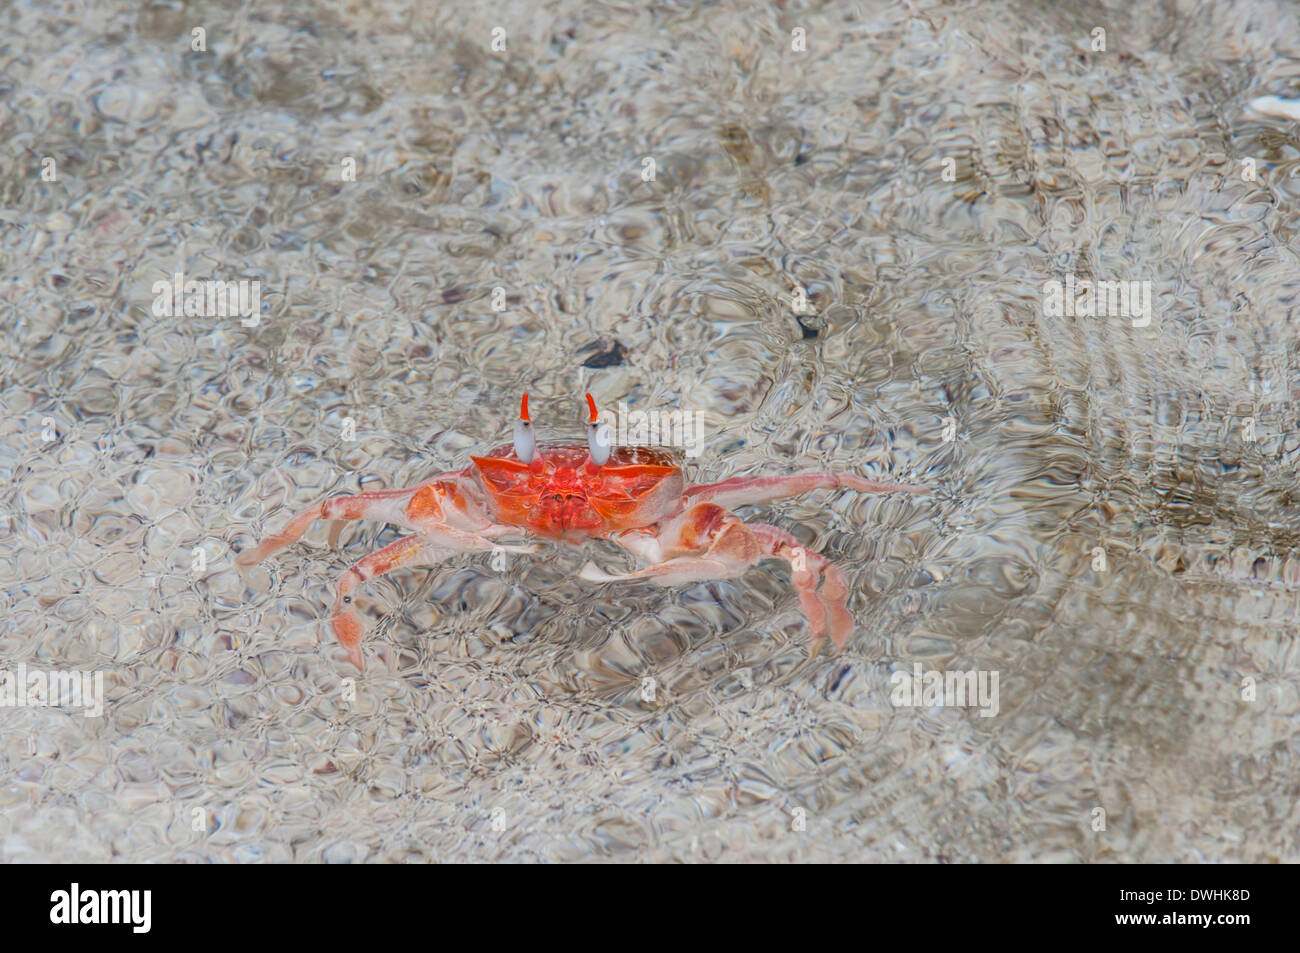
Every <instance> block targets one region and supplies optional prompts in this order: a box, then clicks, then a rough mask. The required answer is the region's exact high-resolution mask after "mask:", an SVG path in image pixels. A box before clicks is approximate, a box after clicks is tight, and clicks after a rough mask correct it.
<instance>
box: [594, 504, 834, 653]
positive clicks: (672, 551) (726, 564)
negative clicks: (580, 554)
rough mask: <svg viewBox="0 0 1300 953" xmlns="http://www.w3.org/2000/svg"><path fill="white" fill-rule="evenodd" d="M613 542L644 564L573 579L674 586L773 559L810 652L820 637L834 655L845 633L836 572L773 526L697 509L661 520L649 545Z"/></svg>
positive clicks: (629, 537)
mask: <svg viewBox="0 0 1300 953" xmlns="http://www.w3.org/2000/svg"><path fill="white" fill-rule="evenodd" d="M615 542H618V543H620V544H621V545H623V546H624V547H625V548H626V549H628V550H629V551H630V552H632V553H634V554H635V555H637V556H638V557H639V558H640V559H642V560H643V561H646V562H650V563H651V565H649V566H647V567H645V568H644V569H638V570H636V571H635V572H630V573H623V574H620V575H612V574H610V573H606V572H604V571H602V570H600V569H598V568H597V567H596V566H595V564H593V563H590V562H589V563H587V564H586V565H585V566H583V567H582V571H581V572H580V573H579V576H580V577H581V578H582V579H586V580H587V581H589V582H624V581H628V580H635V579H645V580H647V581H649V582H653V583H655V584H656V585H660V586H675V585H680V584H682V583H686V582H699V581H703V580H706V579H727V578H732V577H735V576H741V575H743V574H744V573H745V572H746V571H747V570H749V569H750V568H751V567H753V566H755V565H756V564H758V563H759V562H761V561H762V560H764V559H768V558H771V557H776V558H779V559H784V560H785V561H786V562H788V563H789V564H790V570H791V573H790V574H791V580H792V581H793V583H794V586H795V590H796V591H797V592H798V594H799V604H800V607H801V608H802V609H803V614H804V616H805V618H807V619H808V628H809V636H810V638H811V640H812V643H813V647H812V654H814V655H816V654H817V651H818V650H819V649H820V648H821V643H822V640H823V639H824V638H825V637H826V636H827V635H828V634H829V635H830V637H831V641H832V642H834V643H835V647H836V648H837V649H839V650H843V648H844V646H845V645H847V644H848V641H849V637H850V636H851V635H852V634H853V629H854V621H853V616H852V615H851V614H850V613H849V610H848V606H847V602H848V587H847V586H846V585H845V582H844V575H843V573H841V572H840V571H839V569H838V568H837V567H836V566H835V565H834V564H832V563H831V562H830V560H828V559H826V557H824V556H822V555H820V554H819V553H814V552H811V551H810V550H807V549H804V548H803V546H801V545H800V543H799V541H798V540H797V539H795V538H794V537H793V536H791V535H790V534H789V533H787V532H785V531H784V530H781V529H778V528H777V527H775V526H768V525H766V524H763V523H754V524H750V523H745V522H744V521H743V520H741V519H740V517H738V516H736V515H735V514H734V513H731V512H729V511H727V510H725V509H723V508H722V507H721V506H718V505H717V504H715V503H700V504H697V505H695V506H693V507H691V508H690V509H689V510H687V511H686V512H685V513H683V514H681V515H680V516H677V517H675V518H674V519H672V520H670V521H668V523H666V524H665V525H664V527H663V530H662V531H661V533H660V536H659V537H658V539H657V540H656V539H654V538H652V537H651V536H649V535H648V534H647V533H644V532H637V533H629V534H626V535H625V536H624V537H621V538H619V537H616V538H615ZM819 584H820V588H818V586H819Z"/></svg>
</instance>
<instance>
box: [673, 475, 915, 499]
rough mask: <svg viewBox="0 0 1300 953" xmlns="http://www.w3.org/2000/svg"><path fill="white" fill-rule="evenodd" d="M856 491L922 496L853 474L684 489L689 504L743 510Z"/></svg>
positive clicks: (911, 488)
mask: <svg viewBox="0 0 1300 953" xmlns="http://www.w3.org/2000/svg"><path fill="white" fill-rule="evenodd" d="M839 488H844V489H849V490H857V491H858V492H860V493H924V492H926V487H923V486H917V485H916V484H912V483H877V482H876V481H874V480H865V479H863V478H862V477H860V476H857V475H856V474H853V473H834V472H832V471H830V470H815V471H813V472H811V473H792V474H790V475H789V476H777V477H732V478H731V479H729V480H722V481H720V482H718V483H703V484H700V485H699V486H692V487H687V489H686V499H687V501H688V502H690V503H717V504H718V505H719V506H727V507H731V506H745V505H753V504H758V503H770V502H772V501H773V500H783V499H786V498H788V497H791V496H798V495H799V494H801V493H807V492H809V491H810V490H834V489H839Z"/></svg>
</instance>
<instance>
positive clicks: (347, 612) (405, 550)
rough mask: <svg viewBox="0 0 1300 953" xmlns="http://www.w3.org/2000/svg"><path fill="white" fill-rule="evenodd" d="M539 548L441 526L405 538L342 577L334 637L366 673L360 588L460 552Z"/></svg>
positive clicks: (373, 555)
mask: <svg viewBox="0 0 1300 953" xmlns="http://www.w3.org/2000/svg"><path fill="white" fill-rule="evenodd" d="M538 548H539V547H538V546H537V544H535V543H530V544H528V545H525V546H502V545H500V544H498V543H494V542H492V541H491V540H490V539H488V538H486V537H484V536H478V535H476V534H474V533H465V532H462V531H461V530H458V529H452V528H451V527H449V526H443V527H439V528H438V529H436V530H434V531H428V532H424V533H421V534H420V535H418V536H403V537H402V538H401V539H399V540H397V542H395V543H390V544H389V545H387V546H385V547H384V548H383V549H378V550H376V551H375V552H373V553H371V554H370V555H369V556H367V557H365V558H364V559H362V560H361V561H360V562H358V563H357V564H356V565H355V566H353V567H352V568H351V569H349V570H348V571H347V572H345V573H344V574H343V575H342V576H341V577H340V578H339V584H338V590H337V596H336V597H335V600H334V618H333V626H334V634H335V635H336V636H337V637H338V640H339V643H340V644H341V645H342V646H343V647H344V648H345V649H347V653H348V661H350V662H351V663H352V664H353V665H355V666H356V667H357V670H358V671H364V670H365V663H364V662H363V661H362V659H361V636H362V635H363V634H364V633H365V626H363V625H362V624H361V616H359V615H358V614H357V611H356V609H354V608H353V603H354V598H353V595H352V593H353V591H354V590H355V589H356V588H357V586H358V585H360V584H361V583H363V582H366V581H367V580H370V579H374V578H375V577H376V576H382V575H384V573H388V572H392V571H393V570H394V569H413V568H416V567H425V566H434V565H437V564H438V563H440V562H442V561H443V560H444V559H448V558H450V557H452V556H455V555H456V554H457V553H465V552H472V551H474V550H484V549H491V550H497V551H503V552H507V553H535V552H537V550H538Z"/></svg>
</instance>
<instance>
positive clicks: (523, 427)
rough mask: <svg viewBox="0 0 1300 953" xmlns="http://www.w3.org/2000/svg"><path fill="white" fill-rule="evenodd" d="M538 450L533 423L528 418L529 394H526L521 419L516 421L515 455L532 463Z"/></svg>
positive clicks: (524, 461) (522, 460) (520, 412)
mask: <svg viewBox="0 0 1300 953" xmlns="http://www.w3.org/2000/svg"><path fill="white" fill-rule="evenodd" d="M536 451H537V438H536V437H535V436H534V435H533V423H532V421H531V420H529V419H528V395H527V394H524V402H523V405H522V406H521V407H520V408H519V419H518V420H516V421H515V456H516V457H518V458H519V460H520V462H522V463H532V462H533V454H534V453H535V452H536Z"/></svg>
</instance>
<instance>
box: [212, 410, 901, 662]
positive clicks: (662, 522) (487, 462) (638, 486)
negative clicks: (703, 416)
mask: <svg viewBox="0 0 1300 953" xmlns="http://www.w3.org/2000/svg"><path fill="white" fill-rule="evenodd" d="M587 407H588V410H589V411H590V414H591V421H590V424H589V425H588V440H587V446H585V447H584V446H582V445H580V444H568V443H550V444H539V443H537V441H536V438H535V435H534V432H533V425H532V423H531V421H530V420H529V417H528V395H527V394H524V399H523V403H522V406H521V408H520V413H519V420H518V421H516V422H515V433H514V443H513V444H503V445H502V446H500V447H497V448H495V449H494V450H492V451H491V452H490V453H489V454H488V455H487V456H483V457H470V459H471V460H472V461H473V462H472V463H471V464H470V465H469V466H467V467H465V468H464V469H462V470H451V471H448V472H446V473H440V474H438V475H437V476H434V477H430V478H429V479H428V480H425V481H424V482H423V483H420V484H417V485H416V486H413V487H407V488H405V489H397V490H375V491H371V492H368V493H360V494H358V495H356V496H344V497H339V498H337V499H332V500H327V501H325V502H324V503H318V504H317V505H316V506H313V507H311V508H310V509H308V510H304V511H303V512H301V513H299V514H298V515H297V516H295V517H294V518H293V519H292V520H290V521H289V524H288V526H286V527H285V528H284V529H283V530H282V531H281V532H279V533H275V534H272V535H270V536H268V537H266V538H265V539H264V540H263V541H262V542H261V543H260V544H259V545H258V546H257V547H255V548H254V549H252V550H249V551H247V552H244V553H240V554H239V556H238V557H237V559H236V562H238V563H239V564H240V565H241V566H251V565H254V564H256V563H259V562H261V561H262V560H264V559H265V558H266V557H267V556H269V555H271V554H272V553H274V552H276V551H277V550H280V549H283V548H284V547H286V546H288V545H289V544H291V543H293V542H294V541H296V540H297V539H298V538H299V537H300V536H302V534H303V533H304V532H306V530H307V528H308V527H309V526H311V524H312V523H314V522H315V521H316V520H318V519H324V520H329V521H330V546H331V547H333V546H335V545H336V544H337V542H338V537H339V533H340V532H341V530H342V528H343V524H344V523H345V522H347V521H348V520H358V519H369V520H382V521H384V522H387V523H393V524H395V525H398V526H401V527H403V528H405V529H409V530H411V531H412V532H411V535H409V536H404V537H402V538H401V539H399V540H397V541H396V542H394V543H392V544H390V545H388V546H385V547H384V548H383V549H380V550H377V551H375V552H373V553H371V554H370V555H369V556H366V557H365V558H364V559H362V560H361V561H360V562H358V563H357V564H356V565H354V566H353V567H352V568H351V569H349V570H348V571H347V572H345V573H344V574H343V576H342V577H341V578H340V579H339V583H338V590H337V599H336V601H335V603H334V616H333V625H334V633H335V635H336V636H337V637H338V640H339V642H340V643H341V644H342V645H343V647H344V649H346V650H347V657H348V659H349V661H351V662H352V664H353V665H355V666H356V667H357V669H358V670H362V669H364V667H365V666H364V662H363V661H362V657H361V636H362V633H363V631H364V629H363V626H362V623H361V617H360V616H359V615H358V614H357V612H356V609H355V608H354V606H353V593H354V592H355V591H356V588H357V586H358V585H360V584H361V583H363V582H365V581H367V580H369V579H373V578H375V577H376V576H381V575H383V574H384V573H387V572H392V571H393V570H394V569H399V568H416V567H427V566H433V565H435V564H436V563H439V562H441V561H443V560H445V559H447V558H449V557H451V556H453V555H455V554H456V553H462V552H474V551H482V550H492V551H505V552H510V553H533V552H536V551H537V550H538V549H539V548H540V546H539V545H538V544H536V543H529V544H525V545H506V544H501V543H498V542H497V541H496V540H498V539H499V538H500V537H503V536H512V535H514V536H518V535H533V536H540V537H542V538H544V539H551V540H557V541H562V542H567V543H581V542H583V541H584V540H587V539H593V538H594V539H608V540H611V541H613V542H615V543H617V544H619V545H620V546H622V547H623V548H624V549H626V550H628V551H629V552H630V553H632V555H633V556H635V557H636V558H637V560H638V561H639V562H640V563H641V564H642V565H643V567H644V568H641V569H638V570H636V571H635V572H628V573H622V574H619V575H614V574H610V573H606V572H602V571H601V570H600V569H598V568H596V566H595V565H594V564H593V563H591V562H588V563H587V564H586V565H584V566H583V568H582V570H581V572H580V573H579V576H580V577H581V578H582V579H585V580H588V581H590V582H625V581H629V580H635V579H644V580H647V581H649V582H653V583H655V584H656V585H660V586H675V585H681V584H682V583H687V582H696V581H700V580H705V579H727V578H731V577H735V576H740V575H743V574H744V573H745V572H746V571H747V570H749V569H750V568H751V567H753V566H754V565H756V564H757V563H758V562H760V561H761V560H764V559H769V558H773V557H775V558H778V559H784V560H785V561H786V562H788V563H789V564H790V570H791V579H792V581H793V583H794V586H795V589H796V590H797V591H798V594H799V602H800V605H801V607H802V609H803V614H804V616H805V617H806V618H807V620H808V625H809V630H810V633H809V634H810V636H811V638H812V642H813V647H812V652H813V654H816V652H817V650H818V649H819V648H820V646H821V643H822V640H823V639H824V638H825V637H826V636H827V635H828V634H829V635H830V638H831V641H832V642H834V644H835V647H836V649H837V650H838V649H843V648H844V646H845V644H847V642H848V640H849V636H850V635H852V633H853V628H854V621H853V617H852V616H851V615H850V614H849V611H848V607H847V605H846V603H847V599H848V588H847V587H846V585H845V583H844V576H843V574H842V573H841V572H840V570H839V569H838V568H837V567H836V566H835V565H834V564H832V563H831V562H830V561H829V560H827V559H826V558H825V557H823V556H821V555H819V554H817V553H814V552H809V551H808V550H806V549H804V548H803V547H802V546H801V545H800V544H799V541H798V540H797V539H795V538H794V537H793V536H791V535H790V534H789V533H787V532H786V531H785V530H782V529H779V528H778V527H775V526H769V525H767V524H765V523H746V522H744V521H743V520H742V519H741V518H740V517H738V516H736V515H735V514H734V513H732V512H731V511H730V510H729V509H727V507H730V506H740V505H745V504H750V505H752V504H758V503H769V502H771V501H773V500H779V499H784V498H786V497H791V496H797V495H799V494H801V493H807V492H808V491H809V490H816V489H837V488H846V489H852V490H857V491H859V492H862V493H894V492H904V493H920V492H924V490H925V488H924V487H920V486H910V485H906V484H893V483H876V482H874V481H871V480H866V479H863V478H862V477H860V476H856V475H854V474H851V473H834V472H831V471H827V470H818V471H812V472H805V473H795V474H791V475H788V476H765V477H732V478H731V479H729V480H722V481H720V482H718V483H705V484H701V485H699V486H687V485H686V478H685V476H684V475H683V473H682V470H681V467H680V466H678V465H677V461H676V456H675V455H674V454H673V453H672V452H671V451H669V450H667V449H664V448H659V447H613V446H611V445H610V440H609V432H608V428H607V427H606V425H605V424H604V423H602V422H601V421H600V419H599V415H598V414H597V411H596V402H595V401H594V400H593V399H592V397H591V395H590V394H588V395H587Z"/></svg>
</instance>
